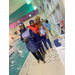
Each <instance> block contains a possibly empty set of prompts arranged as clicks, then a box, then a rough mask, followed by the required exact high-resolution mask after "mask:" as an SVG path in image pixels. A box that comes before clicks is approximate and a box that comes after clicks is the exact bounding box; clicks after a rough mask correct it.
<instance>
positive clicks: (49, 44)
mask: <svg viewBox="0 0 75 75" xmlns="http://www.w3.org/2000/svg"><path fill="white" fill-rule="evenodd" d="M45 38H46V36H45ZM46 41H47V42H48V44H49V46H50V48H51V50H53V48H52V44H51V42H50V40H49V39H46Z"/></svg>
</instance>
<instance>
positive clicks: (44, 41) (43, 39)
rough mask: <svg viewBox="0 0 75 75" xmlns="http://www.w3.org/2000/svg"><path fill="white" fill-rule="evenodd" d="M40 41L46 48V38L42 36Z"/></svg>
mask: <svg viewBox="0 0 75 75" xmlns="http://www.w3.org/2000/svg"><path fill="white" fill-rule="evenodd" d="M42 41H43V43H44V46H45V47H46V49H47V50H48V47H47V44H46V38H45V36H43V37H42Z"/></svg>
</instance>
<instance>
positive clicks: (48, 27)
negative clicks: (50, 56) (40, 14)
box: [45, 20, 53, 37]
mask: <svg viewBox="0 0 75 75" xmlns="http://www.w3.org/2000/svg"><path fill="white" fill-rule="evenodd" d="M45 22H46V27H47V29H48V31H49V32H50V34H51V36H52V37H53V34H52V33H51V24H50V23H49V22H48V20H46V21H45Z"/></svg>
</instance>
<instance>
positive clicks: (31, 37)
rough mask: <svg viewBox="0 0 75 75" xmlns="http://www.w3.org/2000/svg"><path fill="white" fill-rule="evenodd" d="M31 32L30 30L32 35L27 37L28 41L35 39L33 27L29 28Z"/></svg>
mask: <svg viewBox="0 0 75 75" xmlns="http://www.w3.org/2000/svg"><path fill="white" fill-rule="evenodd" d="M29 32H30V34H31V36H30V37H28V38H27V41H28V40H31V39H34V37H35V34H34V33H33V32H32V30H31V29H29Z"/></svg>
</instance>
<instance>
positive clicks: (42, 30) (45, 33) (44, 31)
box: [35, 16, 53, 52]
mask: <svg viewBox="0 0 75 75" xmlns="http://www.w3.org/2000/svg"><path fill="white" fill-rule="evenodd" d="M35 20H36V23H37V25H38V28H39V29H40V36H41V37H42V41H43V43H44V45H45V47H46V49H47V52H49V48H48V47H47V44H46V42H48V44H49V46H50V48H51V50H53V48H52V45H51V42H50V40H49V36H48V30H47V27H46V24H45V23H44V22H42V21H40V17H39V16H36V17H35Z"/></svg>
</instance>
